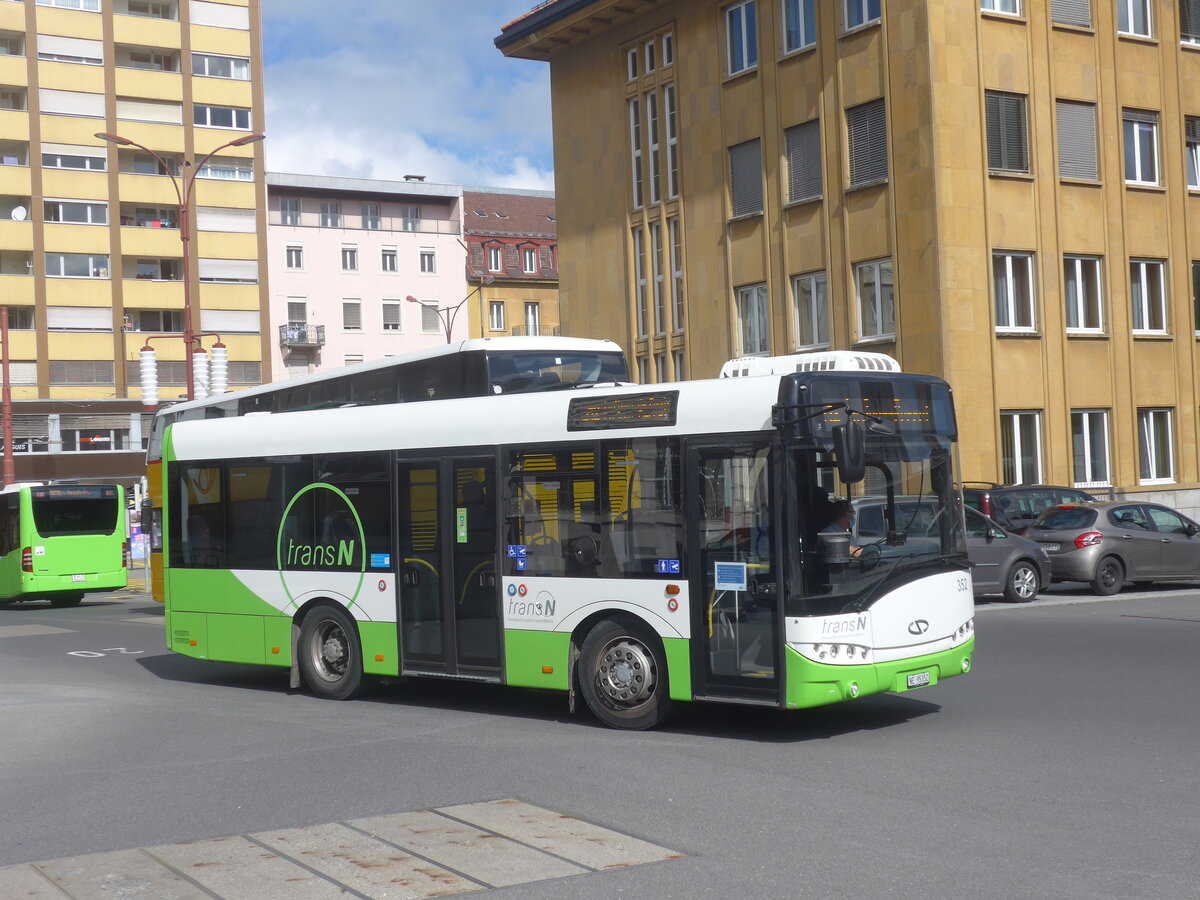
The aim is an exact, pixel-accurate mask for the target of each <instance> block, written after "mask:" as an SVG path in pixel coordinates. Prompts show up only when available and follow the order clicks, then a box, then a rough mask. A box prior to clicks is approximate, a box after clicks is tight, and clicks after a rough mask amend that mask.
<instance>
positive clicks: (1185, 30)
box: [1179, 0, 1200, 44]
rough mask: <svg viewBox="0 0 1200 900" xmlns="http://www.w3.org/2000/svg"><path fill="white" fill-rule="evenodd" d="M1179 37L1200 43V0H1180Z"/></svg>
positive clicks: (1192, 42) (1193, 42)
mask: <svg viewBox="0 0 1200 900" xmlns="http://www.w3.org/2000/svg"><path fill="white" fill-rule="evenodd" d="M1179 37H1180V39H1181V40H1184V41H1187V42H1188V43H1189V44H1196V43H1200V0H1179Z"/></svg>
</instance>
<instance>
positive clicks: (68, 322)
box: [46, 306, 113, 331]
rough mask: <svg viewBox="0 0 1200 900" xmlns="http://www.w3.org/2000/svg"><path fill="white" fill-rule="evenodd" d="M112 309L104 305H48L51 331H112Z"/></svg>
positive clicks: (48, 320)
mask: <svg viewBox="0 0 1200 900" xmlns="http://www.w3.org/2000/svg"><path fill="white" fill-rule="evenodd" d="M112 317H113V314H112V310H111V309H110V308H108V307H104V306H47V307H46V327H47V328H48V329H50V330H51V331H112V327H113V318H112Z"/></svg>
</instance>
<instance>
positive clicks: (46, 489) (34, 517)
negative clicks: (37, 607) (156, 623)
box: [0, 484, 129, 606]
mask: <svg viewBox="0 0 1200 900" xmlns="http://www.w3.org/2000/svg"><path fill="white" fill-rule="evenodd" d="M128 550H129V545H128V544H127V542H126V536H125V491H124V489H123V488H122V487H121V486H120V485H116V484H51V485H34V486H13V487H9V488H7V489H5V490H4V491H3V492H0V604H7V603H12V602H15V601H19V600H49V601H50V605H51V606H78V605H79V602H80V601H81V600H83V595H84V593H86V592H88V591H111V590H115V589H116V588H123V587H125V585H126V582H127V579H128V574H129V568H128V566H129V556H128Z"/></svg>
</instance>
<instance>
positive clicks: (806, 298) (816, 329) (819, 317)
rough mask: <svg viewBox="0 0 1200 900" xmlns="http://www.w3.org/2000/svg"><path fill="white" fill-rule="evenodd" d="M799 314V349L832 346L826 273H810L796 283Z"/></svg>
mask: <svg viewBox="0 0 1200 900" xmlns="http://www.w3.org/2000/svg"><path fill="white" fill-rule="evenodd" d="M792 302H793V304H795V310H796V322H795V324H796V347H797V349H803V350H808V349H812V348H815V347H828V346H829V288H828V283H827V281H826V279H825V273H824V272H809V273H808V274H806V275H797V276H795V277H794V278H793V279H792Z"/></svg>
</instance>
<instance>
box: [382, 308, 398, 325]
mask: <svg viewBox="0 0 1200 900" xmlns="http://www.w3.org/2000/svg"><path fill="white" fill-rule="evenodd" d="M388 326H391V327H392V328H393V329H397V328H399V327H400V304H399V303H385V304H383V327H384V328H387V327H388Z"/></svg>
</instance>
